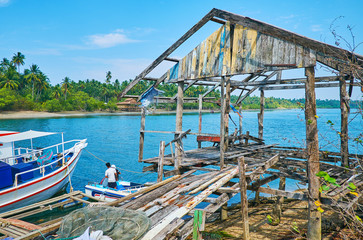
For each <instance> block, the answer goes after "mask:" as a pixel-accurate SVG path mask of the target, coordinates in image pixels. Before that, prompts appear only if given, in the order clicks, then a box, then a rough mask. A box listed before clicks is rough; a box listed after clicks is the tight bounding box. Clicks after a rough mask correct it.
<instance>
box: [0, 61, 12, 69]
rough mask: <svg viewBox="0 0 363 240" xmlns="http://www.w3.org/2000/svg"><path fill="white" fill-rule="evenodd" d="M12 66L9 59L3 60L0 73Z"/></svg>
mask: <svg viewBox="0 0 363 240" xmlns="http://www.w3.org/2000/svg"><path fill="white" fill-rule="evenodd" d="M9 66H10V61H9V59H7V58H3V60H1V62H0V72H3V71H5V70H6V69H7V68H8V67H9Z"/></svg>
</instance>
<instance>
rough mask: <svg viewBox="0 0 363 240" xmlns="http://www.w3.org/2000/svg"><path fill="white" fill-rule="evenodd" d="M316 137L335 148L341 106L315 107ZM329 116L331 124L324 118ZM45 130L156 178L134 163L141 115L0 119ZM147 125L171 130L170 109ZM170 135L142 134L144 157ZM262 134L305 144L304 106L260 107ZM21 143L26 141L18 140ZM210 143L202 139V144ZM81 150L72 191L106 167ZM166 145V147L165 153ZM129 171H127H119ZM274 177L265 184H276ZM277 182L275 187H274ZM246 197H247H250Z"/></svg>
mask: <svg viewBox="0 0 363 240" xmlns="http://www.w3.org/2000/svg"><path fill="white" fill-rule="evenodd" d="M351 112H352V114H351V115H350V124H349V136H350V137H351V138H352V139H354V138H356V137H357V136H359V135H360V134H362V126H363V124H362V123H363V120H362V115H356V114H353V113H354V112H356V111H355V110H352V111H351ZM317 115H318V128H319V141H320V143H319V144H320V146H321V148H322V149H323V150H330V151H336V152H339V135H338V133H337V132H338V131H339V129H340V110H339V109H318V111H317ZM231 117H232V119H233V121H234V122H235V123H236V124H237V127H238V121H239V119H238V115H237V114H235V113H233V112H231ZM328 121H331V123H333V124H334V125H332V124H330V123H327V122H328ZM219 124H220V114H219V113H204V114H203V124H202V132H203V133H217V134H219V131H220V130H219ZM229 126H230V132H233V131H234V128H235V126H234V123H233V122H232V121H230V123H229ZM30 129H31V130H38V131H50V132H64V138H65V141H67V140H71V139H84V138H87V141H88V143H89V145H88V147H87V148H86V149H87V151H89V152H90V153H92V154H94V155H95V156H97V157H98V158H100V159H102V160H103V161H106V162H110V163H111V164H115V165H116V166H117V167H118V168H119V169H121V174H122V177H123V178H124V180H127V181H134V182H140V183H143V182H147V181H156V174H155V173H140V172H141V171H142V168H143V166H146V165H147V164H143V163H139V162H138V160H137V159H138V148H139V145H138V143H139V130H140V116H124V115H122V116H121V115H111V116H107V115H92V116H86V117H62V118H39V119H16V120H0V130H13V131H27V130H30ZM188 129H191V131H192V132H198V114H184V116H183V130H184V131H185V130H188ZM257 129H258V125H257V111H246V112H243V132H244V133H245V132H246V131H250V134H251V135H253V136H257V135H258V134H257ZM146 130H159V131H174V130H175V114H164V115H147V116H146ZM172 139H173V136H172V134H157V133H146V134H145V148H144V158H149V157H154V156H157V155H158V151H159V143H160V141H161V140H164V141H166V142H168V141H171V140H172ZM264 139H265V140H266V144H273V143H278V144H280V145H281V146H296V147H304V146H305V119H304V111H302V110H300V109H293V110H271V111H265V117H264ZM60 141H61V137H60V135H55V136H49V137H45V138H42V139H36V140H34V145H35V146H39V147H40V146H44V144H46V145H48V143H52V144H55V143H58V142H60ZM19 144H20V145H22V144H23V145H26V144H28V143H27V142H24V143H22V142H21V143H19ZM208 145H210V144H208V143H203V146H208ZM184 148H185V150H189V149H194V148H197V142H196V137H195V136H191V135H189V136H188V138H187V139H185V140H184ZM87 151H84V152H83V154H82V156H81V158H80V160H79V163H78V165H77V168H76V170H75V172H74V175H73V178H72V182H71V184H72V186H73V188H74V189H75V190H81V191H83V190H84V186H85V185H86V184H87V183H88V182H94V181H100V180H101V179H102V178H103V176H104V171H105V170H106V167H105V164H104V163H103V162H102V161H101V160H99V159H97V158H95V157H94V156H92V155H91V154H90V153H88V152H87ZM168 151H169V149H167V153H169V152H168ZM350 151H351V153H356V152H359V153H360V154H362V153H363V150H362V146H361V145H360V147H359V145H357V143H356V142H354V141H352V140H351V141H350ZM124 170H129V171H132V172H128V171H124ZM277 184H278V181H275V182H272V183H270V186H275V185H277ZM275 187H276V186H275ZM289 189H290V190H293V189H296V184H295V182H294V181H291V182H288V183H287V190H289ZM250 197H251V196H250Z"/></svg>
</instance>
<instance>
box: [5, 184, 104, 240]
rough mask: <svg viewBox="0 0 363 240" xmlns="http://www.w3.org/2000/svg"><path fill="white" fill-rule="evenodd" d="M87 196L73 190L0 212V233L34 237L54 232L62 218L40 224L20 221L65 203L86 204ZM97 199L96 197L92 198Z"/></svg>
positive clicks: (9, 235) (47, 211) (17, 237)
mask: <svg viewBox="0 0 363 240" xmlns="http://www.w3.org/2000/svg"><path fill="white" fill-rule="evenodd" d="M84 198H89V196H86V195H85V194H84V193H83V192H81V191H74V192H71V193H68V194H64V195H61V196H58V197H54V198H50V199H48V200H44V201H41V202H38V203H34V204H32V205H29V206H25V207H22V208H18V209H15V210H12V211H8V212H5V213H1V214H0V233H1V234H3V235H4V237H12V238H15V239H22V240H25V239H34V238H36V237H38V236H41V235H44V236H46V235H47V234H49V233H51V232H55V231H56V230H57V229H58V228H59V226H60V225H61V222H62V219H61V218H57V219H53V220H50V221H47V222H44V223H41V224H33V223H30V222H25V221H22V220H21V219H24V218H27V217H34V216H36V215H37V214H41V213H50V212H51V211H52V210H55V209H59V208H63V207H65V206H67V205H74V204H86V205H89V204H91V202H89V201H87V200H85V199H84ZM94 200H98V199H94Z"/></svg>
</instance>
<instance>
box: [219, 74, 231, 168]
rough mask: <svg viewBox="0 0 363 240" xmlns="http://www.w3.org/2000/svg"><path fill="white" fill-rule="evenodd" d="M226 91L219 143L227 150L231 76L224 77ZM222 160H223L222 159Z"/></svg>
mask: <svg viewBox="0 0 363 240" xmlns="http://www.w3.org/2000/svg"><path fill="white" fill-rule="evenodd" d="M225 81H226V89H225V90H226V93H225V99H224V109H223V110H224V112H223V115H224V121H223V122H224V141H223V142H221V143H220V144H223V151H224V152H227V150H228V145H229V138H228V135H229V111H230V109H231V78H230V77H226V78H225ZM223 162H224V161H223Z"/></svg>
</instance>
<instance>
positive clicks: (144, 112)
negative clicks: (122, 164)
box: [139, 107, 146, 162]
mask: <svg viewBox="0 0 363 240" xmlns="http://www.w3.org/2000/svg"><path fill="white" fill-rule="evenodd" d="M145 116H146V109H145V108H144V107H142V108H141V126H140V144H139V162H141V161H142V159H143V156H144V137H145V133H144V130H145Z"/></svg>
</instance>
